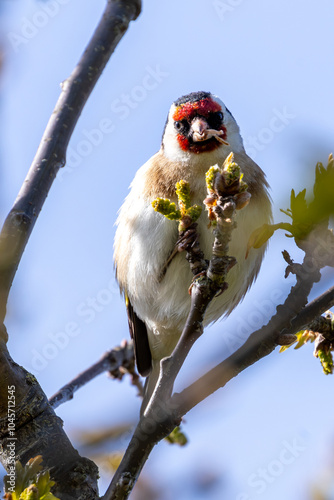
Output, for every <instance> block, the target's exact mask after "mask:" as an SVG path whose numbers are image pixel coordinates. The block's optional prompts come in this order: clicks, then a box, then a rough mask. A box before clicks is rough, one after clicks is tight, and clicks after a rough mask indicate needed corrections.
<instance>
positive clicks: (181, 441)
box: [166, 427, 188, 446]
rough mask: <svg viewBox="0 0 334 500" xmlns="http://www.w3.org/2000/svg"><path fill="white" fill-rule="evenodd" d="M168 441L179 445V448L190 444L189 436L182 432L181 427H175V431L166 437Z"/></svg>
mask: <svg viewBox="0 0 334 500" xmlns="http://www.w3.org/2000/svg"><path fill="white" fill-rule="evenodd" d="M166 441H168V442H169V443H170V444H178V445H179V446H185V445H186V444H188V439H187V436H186V435H185V434H184V433H183V432H182V431H181V429H180V427H175V429H174V430H173V431H172V432H171V433H170V434H169V435H168V436H167V437H166Z"/></svg>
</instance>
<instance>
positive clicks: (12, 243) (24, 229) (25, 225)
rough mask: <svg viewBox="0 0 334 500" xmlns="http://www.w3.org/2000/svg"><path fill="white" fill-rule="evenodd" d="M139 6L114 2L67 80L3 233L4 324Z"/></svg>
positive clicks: (0, 313)
mask: <svg viewBox="0 0 334 500" xmlns="http://www.w3.org/2000/svg"><path fill="white" fill-rule="evenodd" d="M140 9H141V1H140V0H109V1H108V2H107V6H106V9H105V12H104V14H103V17H102V19H101V21H100V23H99V25H98V26H97V28H96V30H95V33H94V35H93V37H92V39H91V41H90V42H89V44H88V46H87V48H86V50H85V52H84V54H83V55H82V57H81V59H80V61H79V63H78V65H77V66H76V68H75V69H74V70H73V72H72V74H71V75H70V77H69V78H67V79H66V80H65V81H64V82H63V84H62V92H61V94H60V97H59V99H58V102H57V104H56V106H55V109H54V111H53V113H52V115H51V117H50V120H49V122H48V124H47V127H46V129H45V132H44V134H43V137H42V140H41V143H40V146H39V148H38V150H37V153H36V156H35V158H34V159H33V162H32V164H31V167H30V169H29V172H28V174H27V177H26V179H25V181H24V183H23V185H22V188H21V189H20V192H19V194H18V196H17V198H16V200H15V203H14V205H13V208H12V209H11V211H10V212H9V214H8V216H7V218H6V220H5V223H4V226H3V228H2V231H1V234H0V321H1V322H3V320H4V318H5V314H6V304H7V299H8V294H9V291H10V288H11V285H12V282H13V279H14V276H15V273H16V270H17V268H18V265H19V263H20V260H21V257H22V254H23V251H24V248H25V246H26V244H27V242H28V239H29V236H30V234H31V232H32V229H33V227H34V225H35V222H36V219H37V217H38V215H39V213H40V211H41V208H42V206H43V204H44V201H45V199H46V197H47V195H48V192H49V190H50V188H51V185H52V183H53V181H54V179H55V177H56V174H57V172H58V170H59V168H61V167H63V166H64V165H65V162H66V149H67V146H68V143H69V140H70V138H71V135H72V132H73V130H74V127H75V125H76V123H77V121H78V118H79V116H80V114H81V112H82V110H83V107H84V105H85V104H86V101H87V99H88V97H89V95H90V94H91V92H92V90H93V88H94V86H95V84H96V82H97V80H98V78H99V77H100V75H101V73H102V71H103V69H104V67H105V65H106V64H107V62H108V60H109V58H110V56H111V54H112V53H113V51H114V50H115V48H116V46H117V44H118V43H119V41H120V40H121V38H122V36H123V35H124V33H125V32H126V30H127V28H128V25H129V23H130V21H131V20H134V19H136V18H137V16H138V15H139V13H140Z"/></svg>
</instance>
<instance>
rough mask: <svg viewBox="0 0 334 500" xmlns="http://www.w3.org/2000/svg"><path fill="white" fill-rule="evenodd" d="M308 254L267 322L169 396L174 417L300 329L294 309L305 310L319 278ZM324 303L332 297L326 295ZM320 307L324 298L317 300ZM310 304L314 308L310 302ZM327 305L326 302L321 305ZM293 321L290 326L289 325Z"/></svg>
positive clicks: (303, 319) (317, 271) (178, 416)
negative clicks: (233, 351) (185, 385)
mask: <svg viewBox="0 0 334 500" xmlns="http://www.w3.org/2000/svg"><path fill="white" fill-rule="evenodd" d="M310 259H312V257H311V256H310V255H305V257H304V261H303V264H302V265H301V266H300V274H299V275H297V283H296V285H295V286H293V287H292V289H291V291H290V293H289V295H288V297H287V298H286V300H285V302H284V304H283V305H280V306H278V307H277V312H276V314H275V315H274V316H273V317H272V318H271V319H270V321H269V323H268V324H267V325H265V326H263V327H262V328H260V329H259V330H257V331H255V332H254V333H252V334H251V335H250V337H249V338H248V339H247V341H246V342H245V343H244V344H243V345H242V346H241V347H240V348H239V349H238V350H237V351H236V352H235V353H233V354H232V355H231V356H230V357H229V358H227V359H226V360H224V361H223V362H222V363H220V364H219V365H217V366H216V367H215V368H213V369H212V370H210V371H209V372H208V373H206V374H205V375H203V376H202V377H201V378H200V379H198V380H197V381H196V382H194V383H193V384H191V385H190V386H189V387H187V388H186V389H184V390H183V391H182V392H181V393H180V394H176V395H175V396H173V398H172V405H173V407H174V408H175V410H174V414H175V418H181V417H182V416H184V415H185V414H186V413H188V411H190V410H191V409H192V408H194V406H196V405H197V404H198V403H200V402H201V401H203V400H204V399H205V398H207V397H208V396H209V395H211V394H213V393H214V392H215V391H217V390H218V389H220V388H221V387H224V386H225V385H226V383H227V382H229V381H230V380H231V379H232V378H234V377H236V376H237V375H238V374H239V373H241V372H242V371H243V370H245V369H246V368H248V367H249V366H251V365H253V364H254V363H256V362H257V361H259V360H260V359H262V358H264V357H265V356H268V355H269V354H270V353H271V352H272V351H273V350H274V349H275V348H276V347H277V345H278V342H279V337H280V335H281V334H286V333H287V332H288V333H295V332H296V331H298V329H300V328H301V326H302V325H301V324H303V323H304V321H305V318H306V315H305V314H303V313H301V314H300V317H299V320H298V310H300V309H303V308H304V310H306V307H305V304H306V302H307V297H308V295H309V293H310V291H311V289H312V287H313V284H314V283H316V282H317V281H319V279H320V272H319V271H320V269H319V267H318V266H317V264H316V262H315V261H314V260H313V259H312V261H313V266H312V267H311V269H312V271H311V272H310V271H309V270H310ZM327 298H328V303H331V301H332V300H333V299H332V297H331V295H328V296H327ZM314 302H315V301H314ZM321 304H322V306H324V301H323V300H322V301H321ZM310 307H311V308H312V310H314V303H313V304H312V305H311V304H310ZM325 307H326V308H327V305H326V306H325ZM292 324H293V328H292V327H291V325H292Z"/></svg>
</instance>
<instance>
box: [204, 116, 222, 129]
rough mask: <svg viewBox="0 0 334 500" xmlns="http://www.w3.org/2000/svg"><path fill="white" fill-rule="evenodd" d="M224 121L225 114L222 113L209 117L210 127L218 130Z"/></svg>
mask: <svg viewBox="0 0 334 500" xmlns="http://www.w3.org/2000/svg"><path fill="white" fill-rule="evenodd" d="M223 121H224V114H223V113H222V112H221V111H217V113H211V114H210V116H209V117H208V124H209V126H210V127H211V128H214V129H216V130H218V129H219V127H220V126H221V124H222V123H223Z"/></svg>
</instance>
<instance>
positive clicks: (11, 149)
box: [0, 0, 334, 500]
mask: <svg viewBox="0 0 334 500" xmlns="http://www.w3.org/2000/svg"><path fill="white" fill-rule="evenodd" d="M104 5H105V2H104V1H102V0H95V1H94V2H85V5H84V6H83V3H82V2H80V1H79V0H52V1H50V2H46V3H43V2H41V1H34V0H27V1H25V2H22V1H17V2H12V1H10V0H4V1H3V10H2V16H1V21H0V23H1V38H0V41H1V44H2V47H3V51H4V65H3V71H2V74H1V97H0V106H1V108H0V109H1V124H0V127H1V137H0V147H1V149H0V160H1V172H0V179H1V185H0V210H1V217H2V219H3V218H4V217H5V215H6V214H7V212H8V211H9V209H10V207H11V205H12V203H13V201H14V199H15V197H16V195H17V192H18V190H19V188H20V185H21V183H22V182H23V179H24V177H25V174H26V172H27V169H28V168H29V165H30V163H31V161H32V159H33V157H34V154H35V152H36V149H37V147H38V144H39V141H40V138H41V136H42V133H43V130H44V128H45V126H46V123H47V121H48V118H49V116H50V114H51V113H52V110H53V108H54V105H55V103H56V100H57V98H58V95H59V92H60V83H61V82H62V81H63V80H64V79H65V78H66V77H67V76H68V75H69V74H70V72H71V70H72V68H73V67H74V65H75V64H76V62H77V61H78V58H79V57H80V55H81V53H82V51H83V49H84V47H85V45H86V44H87V42H88V40H89V37H90V36H91V34H92V33H93V30H94V27H95V26H96V24H97V22H98V20H99V18H100V16H101V13H102V11H103V8H104ZM333 20H334V8H333V4H332V2H331V1H330V0H322V1H320V2H315V1H301V0H295V1H294V2H289V1H288V0H281V1H280V2H267V3H266V4H264V2H260V1H259V0H253V1H249V0H248V1H246V0H226V1H214V0H213V1H211V0H210V1H205V0H193V1H189V0H188V1H183V2H179V1H177V0H170V1H169V2H154V1H153V0H147V1H145V2H144V4H143V12H142V14H141V16H140V18H139V19H138V20H137V21H136V22H135V23H132V24H131V26H130V29H129V31H128V32H127V33H126V35H125V37H124V38H123V40H122V41H121V43H120V45H119V46H118V47H117V49H116V51H115V53H114V55H113V56H112V58H111V60H110V62H109V64H108V66H107V68H106V69H105V71H104V73H103V75H102V77H101V79H100V81H99V82H98V84H97V86H96V88H95V90H94V92H93V94H92V96H91V97H90V99H89V101H88V103H87V105H86V107H85V109H84V111H83V113H82V116H81V117H80V120H79V122H78V125H77V127H76V130H75V132H74V134H73V136H72V139H71V142H70V147H69V151H68V162H67V165H66V167H65V169H64V170H63V171H62V172H60V175H59V176H58V178H57V179H56V181H55V183H54V185H53V187H52V190H51V192H50V194H49V196H48V199H47V201H46V203H45V206H44V208H43V211H42V213H41V215H40V217H39V219H38V222H37V224H36V227H35V229H34V232H33V234H32V236H31V239H30V241H29V244H28V246H27V249H26V252H25V254H24V258H23V259H22V262H21V264H20V268H19V272H18V274H17V277H16V280H15V283H14V285H13V289H12V293H11V296H10V303H9V311H8V317H7V321H6V324H7V327H8V330H9V334H10V341H9V349H10V352H11V354H12V356H13V357H14V359H15V360H16V361H17V362H18V363H20V364H22V365H23V366H24V367H25V368H26V369H28V370H30V371H31V372H32V373H34V374H35V375H36V376H37V377H38V380H39V382H40V383H41V385H42V387H43V389H44V390H45V392H46V393H47V395H48V396H51V395H52V394H53V393H54V392H55V391H56V390H57V389H58V388H59V387H60V386H62V385H63V384H65V383H66V382H68V381H69V380H70V379H71V378H73V377H74V376H75V375H76V374H77V373H78V372H80V371H82V370H83V369H85V368H86V367H88V366H89V365H91V364H92V363H93V362H95V361H96V360H97V359H98V358H99V357H100V356H101V355H102V354H103V353H104V352H105V351H106V350H108V349H110V348H112V347H113V346H115V345H117V344H118V343H119V342H120V341H121V340H122V339H123V338H125V337H127V336H128V331H127V320H126V314H125V308H124V305H123V301H122V299H121V297H120V296H119V293H118V290H117V285H116V283H115V281H114V273H113V263H112V246H113V236H114V230H115V228H114V223H115V220H116V216H117V210H118V209H119V207H120V205H121V203H122V200H123V199H124V197H125V195H126V193H127V189H128V186H129V184H130V182H131V180H132V178H133V176H134V173H135V172H136V170H137V169H138V168H139V167H140V166H141V165H142V164H143V163H144V162H145V161H146V160H147V159H148V158H149V157H150V156H151V155H152V154H154V153H155V152H156V151H157V149H158V148H159V146H160V140H161V134H162V130H163V127H164V123H165V119H166V115H167V112H168V109H169V106H170V104H171V102H172V101H173V100H175V99H176V98H177V97H179V96H180V95H183V94H186V93H188V92H191V91H196V90H209V91H212V92H214V93H215V94H217V95H219V96H220V98H221V99H222V100H223V101H224V102H225V104H226V105H227V107H228V108H229V109H230V110H231V111H232V113H233V114H234V116H235V118H236V120H237V121H238V123H239V126H240V128H241V133H242V136H243V138H244V141H245V145H246V149H247V151H248V152H249V154H250V156H252V157H253V159H255V160H256V161H257V163H259V165H260V166H261V167H262V169H263V170H264V171H265V172H266V174H267V177H268V181H269V183H270V185H271V194H272V198H273V203H274V211H275V218H276V220H277V221H279V220H281V219H282V217H283V215H282V214H280V213H279V208H286V207H287V206H288V205H287V204H288V197H289V194H290V189H291V188H292V187H293V188H295V189H296V190H299V189H302V188H304V187H306V186H308V185H310V184H311V182H312V179H313V174H314V166H315V164H316V162H317V161H323V162H326V159H327V157H328V154H329V153H330V152H331V151H333V149H334V139H333V138H334V123H333V114H334V100H333V77H334V64H333V48H334V47H333V37H332V30H333ZM284 248H286V249H288V250H289V251H290V252H291V255H292V257H293V258H295V259H296V260H298V258H300V253H298V252H297V251H296V250H295V249H294V247H293V244H292V242H291V241H290V240H287V239H286V238H285V237H284V235H283V234H280V235H277V236H275V237H274V238H273V241H272V242H271V245H270V249H269V251H268V252H267V255H266V259H265V262H264V265H263V267H262V270H261V274H260V277H259V279H258V280H257V282H256V284H255V285H254V287H253V288H252V290H251V291H250V293H249V294H248V295H247V297H246V299H245V300H244V302H243V303H242V304H241V306H240V308H239V309H238V310H237V311H235V312H234V313H233V314H232V315H231V316H230V317H229V318H228V319H227V320H224V321H222V322H219V323H217V324H215V325H213V326H212V327H211V328H210V329H208V330H207V332H206V333H205V335H204V336H203V337H202V338H201V339H200V341H199V342H198V344H197V345H196V346H195V347H194V349H193V352H192V353H191V355H190V357H189V359H188V360H187V362H186V365H185V367H184V371H183V374H182V376H181V377H180V381H179V382H178V386H179V387H180V386H182V384H184V383H186V382H187V381H190V380H193V378H194V374H200V373H203V372H204V371H205V369H206V368H208V367H210V366H212V364H213V363H214V362H216V361H219V360H220V359H221V358H222V357H223V356H227V355H228V354H230V353H231V352H232V349H233V348H234V345H235V344H234V339H237V340H238V342H241V341H242V339H245V338H246V336H247V333H248V332H249V331H250V329H252V328H256V327H258V326H261V324H262V323H264V322H265V321H266V320H267V319H268V318H269V317H270V315H271V314H272V312H273V311H274V306H275V305H276V301H277V299H281V300H284V297H285V296H286V294H287V292H288V290H289V287H290V286H291V285H292V284H293V279H292V278H288V280H284V278H283V275H284V262H283V260H282V258H281V250H283V249H284ZM323 274H324V276H323V281H322V283H320V284H318V285H317V286H316V287H315V290H314V293H313V295H312V296H313V297H314V296H316V295H317V294H318V293H320V292H321V291H323V290H324V289H326V288H327V287H328V286H330V285H331V284H332V283H333V277H334V273H333V271H332V270H325V271H324V273H323ZM332 386H333V379H332V377H325V376H324V375H323V374H322V371H321V367H320V365H319V362H318V360H316V359H315V358H313V356H312V346H307V347H305V348H303V349H301V350H300V351H294V350H291V352H290V351H288V352H286V353H284V354H278V352H275V353H273V354H272V355H271V356H270V357H268V358H267V359H264V360H262V361H261V362H260V363H258V364H257V365H256V366H254V367H252V368H251V369H249V370H247V371H246V372H245V373H243V374H241V375H240V376H239V377H238V378H237V379H236V380H234V381H232V382H231V383H230V384H229V385H228V386H227V387H226V389H224V390H221V391H219V392H218V393H217V394H215V395H214V396H212V397H210V398H209V399H208V400H207V401H206V402H205V403H203V404H201V405H199V406H198V407H197V408H196V409H194V411H192V412H191V413H190V414H189V415H187V417H186V423H185V432H186V433H187V435H188V436H189V438H190V444H189V445H188V446H187V447H186V448H184V449H178V448H175V447H169V446H167V445H165V443H162V444H161V445H160V446H159V447H158V448H157V449H155V450H154V452H153V454H152V457H151V458H150V460H149V462H148V464H147V466H146V467H145V469H144V474H146V475H147V476H150V477H151V478H152V480H153V481H154V480H156V481H157V482H158V484H159V488H160V490H161V491H160V494H159V499H160V500H169V499H170V498H175V496H177V498H179V499H180V500H188V499H195V498H203V495H204V493H203V491H204V490H203V484H204V483H205V481H204V479H205V477H209V476H210V477H211V478H212V481H211V483H210V484H211V488H210V489H207V490H205V498H207V499H208V500H216V499H220V498H222V495H223V494H224V495H225V497H226V498H228V499H231V500H249V499H252V500H257V499H261V498H266V499H270V500H278V499H281V498H284V499H286V500H305V499H307V500H308V499H309V498H311V496H310V491H311V488H312V485H313V484H315V483H316V482H317V481H319V480H320V479H321V478H323V477H325V476H324V474H325V472H326V470H327V467H329V464H330V460H331V459H332V456H333V442H334V425H333V418H332V415H333V406H332V404H331V400H330V398H329V397H328V395H329V393H330V392H329V391H331V390H332ZM139 404H140V402H139V399H138V398H136V397H135V390H134V388H132V387H130V385H129V383H128V381H127V380H124V381H123V382H122V383H118V382H113V381H111V380H110V379H108V378H107V377H106V376H104V375H103V376H100V377H99V378H98V379H96V380H95V381H94V382H92V383H91V384H90V385H89V386H87V387H85V388H84V389H82V390H81V391H80V392H79V393H78V394H77V395H76V396H75V398H74V400H73V401H71V402H69V403H67V404H66V405H64V406H63V407H60V408H59V409H58V410H57V413H58V414H59V415H60V416H61V418H62V419H63V420H64V425H65V430H66V431H67V432H68V434H69V436H70V437H71V438H72V440H73V442H74V444H75V445H76V446H78V447H79V445H80V443H79V440H78V438H77V436H78V432H79V431H81V430H82V431H84V430H92V429H97V428H104V427H108V426H111V425H116V424H119V423H121V422H135V420H136V418H137V414H138V410H139ZM327 405H330V407H329V408H328V406H327ZM319 421H321V425H319ZM125 443H126V441H125V440H124V442H122V443H121V444H120V446H125ZM289 450H290V451H289ZM291 450H292V451H291ZM263 470H265V471H267V472H263ZM102 476H103V477H102V479H101V492H102V491H103V488H105V486H106V484H107V479H108V478H107V477H106V476H105V475H102ZM201 477H203V478H204V479H203V480H201ZM326 477H327V476H326ZM324 480H325V479H324ZM192 485H193V486H192ZM201 488H202V490H201ZM176 491H177V493H176ZM225 497H224V498H225ZM330 498H334V493H333V492H332V496H331V497H330Z"/></svg>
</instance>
